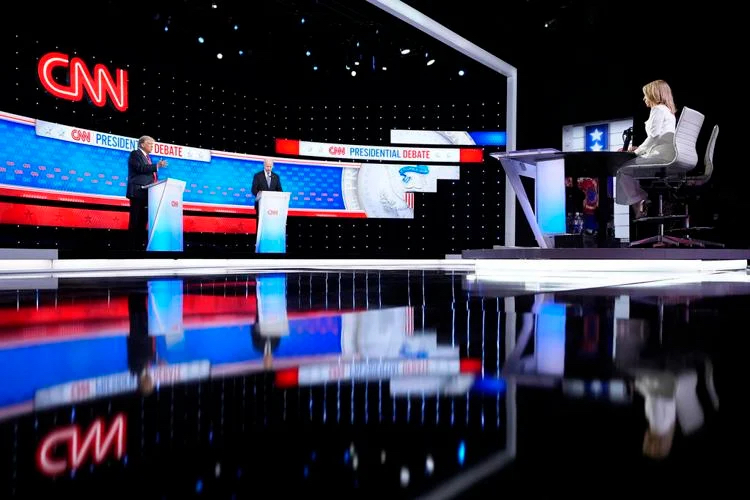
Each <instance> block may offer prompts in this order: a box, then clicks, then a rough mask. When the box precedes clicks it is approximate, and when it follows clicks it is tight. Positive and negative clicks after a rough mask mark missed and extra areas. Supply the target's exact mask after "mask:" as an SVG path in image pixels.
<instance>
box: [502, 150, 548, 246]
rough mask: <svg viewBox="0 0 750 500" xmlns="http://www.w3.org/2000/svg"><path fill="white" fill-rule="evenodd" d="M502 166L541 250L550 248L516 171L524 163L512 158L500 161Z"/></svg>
mask: <svg viewBox="0 0 750 500" xmlns="http://www.w3.org/2000/svg"><path fill="white" fill-rule="evenodd" d="M500 164H501V165H502V166H503V170H505V177H506V179H508V182H509V183H510V185H511V186H512V187H513V191H515V192H516V196H517V197H518V203H520V205H521V209H522V210H523V213H524V215H525V216H526V220H527V221H528V223H529V225H530V226H531V231H532V232H533V233H534V238H535V239H536V242H537V244H538V245H539V248H548V246H547V242H546V241H544V235H543V234H542V229H541V228H540V227H539V224H538V223H537V220H536V215H534V209H533V208H531V203H530V202H529V197H528V196H527V195H526V190H525V189H524V188H523V184H522V183H521V177H520V176H519V175H518V172H517V170H516V168H517V165H518V164H521V165H522V162H519V161H517V160H512V159H510V158H504V159H501V160H500Z"/></svg>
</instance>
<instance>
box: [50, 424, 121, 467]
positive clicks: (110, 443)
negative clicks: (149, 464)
mask: <svg viewBox="0 0 750 500" xmlns="http://www.w3.org/2000/svg"><path fill="white" fill-rule="evenodd" d="M125 428H126V418H125V414H124V413H119V414H117V415H116V416H115V418H114V419H113V420H112V423H111V425H110V426H109V430H108V431H107V430H105V428H104V419H101V418H97V419H96V420H95V421H94V423H93V424H91V426H90V427H89V429H88V431H86V434H85V435H81V429H80V427H79V426H77V425H70V426H67V427H63V428H60V429H57V430H54V431H52V432H50V433H49V434H47V436H45V438H44V439H43V440H42V442H41V443H39V448H38V449H37V451H36V464H37V468H38V469H39V471H40V472H41V473H42V474H45V475H47V476H57V475H59V474H62V473H64V472H65V471H66V470H68V469H73V470H75V469H77V468H79V467H80V466H81V464H83V463H84V462H85V461H86V458H87V457H88V456H91V458H92V460H93V462H94V463H95V464H97V465H98V464H100V463H102V462H103V461H104V458H105V457H106V456H107V454H108V453H109V451H110V449H113V450H114V455H115V457H117V459H118V460H119V459H121V458H122V457H123V455H125V445H126V442H125ZM63 445H67V450H66V451H67V453H63V454H58V455H57V456H56V455H55V454H54V452H55V450H56V449H57V448H58V447H62V446H63Z"/></svg>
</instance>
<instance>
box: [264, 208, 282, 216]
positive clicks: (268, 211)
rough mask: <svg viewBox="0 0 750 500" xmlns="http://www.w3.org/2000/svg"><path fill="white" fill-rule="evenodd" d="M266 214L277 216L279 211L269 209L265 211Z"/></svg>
mask: <svg viewBox="0 0 750 500" xmlns="http://www.w3.org/2000/svg"><path fill="white" fill-rule="evenodd" d="M266 213H267V214H268V215H279V211H278V210H277V209H275V208H269V209H268V210H266Z"/></svg>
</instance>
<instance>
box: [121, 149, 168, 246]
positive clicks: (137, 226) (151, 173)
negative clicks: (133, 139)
mask: <svg viewBox="0 0 750 500" xmlns="http://www.w3.org/2000/svg"><path fill="white" fill-rule="evenodd" d="M155 142H156V141H154V139H153V138H152V137H149V136H147V135H144V136H143V137H141V138H140V139H138V149H135V150H133V151H131V152H130V157H128V189H127V193H126V196H127V198H128V199H129V200H130V220H129V221H128V233H129V236H130V244H131V246H132V247H133V248H134V249H136V250H143V248H144V247H145V244H146V237H147V233H146V222H147V221H148V190H147V189H144V186H147V185H149V184H153V183H154V182H156V180H157V176H156V172H157V170H158V169H160V168H162V167H166V166H167V162H166V160H159V161H158V162H157V163H152V162H151V157H150V156H149V154H151V151H152V150H153V149H154V144H155Z"/></svg>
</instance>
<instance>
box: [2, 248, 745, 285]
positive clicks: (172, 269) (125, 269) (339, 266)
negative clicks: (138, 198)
mask: <svg viewBox="0 0 750 500" xmlns="http://www.w3.org/2000/svg"><path fill="white" fill-rule="evenodd" d="M87 257H90V256H87ZM748 262H750V249H674V248H666V249H661V248H556V249H542V248H520V247H516V248H500V247H497V248H492V249H476V250H464V251H463V252H462V253H461V254H460V255H446V256H445V258H442V259H440V258H435V259H398V258H383V259H371V258H370V259H366V258H350V259H341V258H299V257H297V256H294V255H286V254H252V253H246V254H238V255H227V256H226V257H222V258H219V257H213V258H211V257H209V256H208V254H206V253H190V252H140V253H137V252H123V253H117V252H110V253H108V254H106V255H101V256H99V257H98V258H83V257H80V256H74V255H70V254H66V253H65V252H58V251H57V250H45V249H0V276H2V277H4V278H11V277H20V276H28V277H32V276H39V275H50V274H55V275H61V276H64V275H70V274H76V273H122V275H159V274H167V275H172V274H205V273H217V272H218V273H231V272H237V271H241V272H244V271H257V272H264V271H289V272H294V271H326V272H336V271H348V270H372V271H376V270H384V271H385V270H403V271H409V270H415V271H417V270H436V271H461V272H469V273H479V274H485V273H489V274H496V273H503V274H507V275H514V276H518V277H521V276H522V275H524V273H531V274H533V275H534V276H535V277H536V278H541V277H544V276H545V275H549V276H555V275H559V274H561V273H563V274H568V273H587V272H588V273H591V272H594V273H624V272H630V273H657V274H659V275H663V274H664V273H685V272H688V273H691V272H698V273H701V272H721V271H740V270H745V269H747V268H748ZM549 276H548V277H549Z"/></svg>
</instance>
